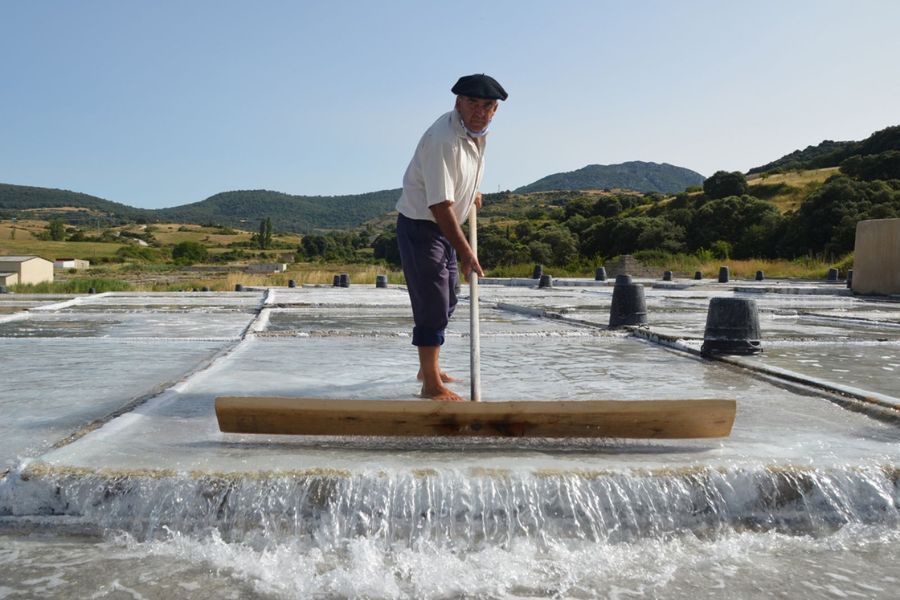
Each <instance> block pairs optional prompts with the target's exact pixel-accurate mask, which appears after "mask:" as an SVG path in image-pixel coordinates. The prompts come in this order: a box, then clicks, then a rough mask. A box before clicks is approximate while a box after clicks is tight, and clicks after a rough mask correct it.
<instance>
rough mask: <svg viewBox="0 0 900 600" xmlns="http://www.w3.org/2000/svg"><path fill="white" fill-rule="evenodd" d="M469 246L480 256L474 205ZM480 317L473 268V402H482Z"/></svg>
mask: <svg viewBox="0 0 900 600" xmlns="http://www.w3.org/2000/svg"><path fill="white" fill-rule="evenodd" d="M469 246H471V247H472V252H474V253H475V256H478V223H477V218H476V216H475V206H474V205H473V206H472V210H471V211H470V212H469ZM478 319H479V317H478V274H477V273H476V272H475V271H474V270H473V271H472V272H471V273H470V274H469V376H470V379H471V380H472V401H473V402H481V334H480V327H479V323H478Z"/></svg>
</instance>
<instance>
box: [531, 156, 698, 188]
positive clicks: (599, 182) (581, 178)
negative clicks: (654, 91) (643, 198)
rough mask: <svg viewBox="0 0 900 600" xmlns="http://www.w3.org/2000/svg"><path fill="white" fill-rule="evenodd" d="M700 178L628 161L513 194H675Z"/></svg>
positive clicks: (671, 168)
mask: <svg viewBox="0 0 900 600" xmlns="http://www.w3.org/2000/svg"><path fill="white" fill-rule="evenodd" d="M704 179H705V178H704V177H703V175H701V174H700V173H697V172H696V171H691V170H690V169H685V168H683V167H676V166H674V165H670V164H666V163H662V164H659V163H654V162H642V161H630V162H625V163H621V164H617V165H588V166H586V167H583V168H581V169H578V170H576V171H569V172H567V173H554V174H553V175H547V176H546V177H542V178H541V179H538V180H537V181H535V182H534V183H530V184H528V185H524V186H522V187H520V188H517V189H516V190H515V192H517V193H520V194H523V193H529V192H549V191H554V190H590V189H594V190H604V189H605V190H611V189H623V190H634V191H637V192H644V193H646V192H660V193H663V194H675V193H678V192H682V191H684V190H685V189H686V188H688V187H690V186H694V185H702V184H703V180H704Z"/></svg>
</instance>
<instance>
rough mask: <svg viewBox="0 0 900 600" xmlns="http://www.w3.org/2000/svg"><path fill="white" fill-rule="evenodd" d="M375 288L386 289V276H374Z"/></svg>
mask: <svg viewBox="0 0 900 600" xmlns="http://www.w3.org/2000/svg"><path fill="white" fill-rule="evenodd" d="M375 287H377V288H386V287H387V275H376V276H375Z"/></svg>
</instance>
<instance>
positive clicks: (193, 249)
mask: <svg viewBox="0 0 900 600" xmlns="http://www.w3.org/2000/svg"><path fill="white" fill-rule="evenodd" d="M207 256H208V253H207V251H206V246H204V245H203V244H201V243H200V242H179V243H177V244H175V247H174V248H172V260H174V261H175V262H176V263H177V264H179V265H191V264H194V263H198V262H203V261H205V260H206V258H207Z"/></svg>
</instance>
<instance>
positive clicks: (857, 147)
mask: <svg viewBox="0 0 900 600" xmlns="http://www.w3.org/2000/svg"><path fill="white" fill-rule="evenodd" d="M889 150H900V125H894V126H892V127H886V128H885V129H882V130H880V131H876V132H875V133H873V134H872V135H870V136H869V137H867V138H866V139H864V140H862V141H859V142H833V141H831V140H825V141H823V142H821V143H820V144H817V145H815V146H807V147H806V148H804V149H803V150H794V151H793V152H791V153H790V154H786V155H784V156H782V157H781V158H779V159H777V160H773V161H772V162H770V163H766V164H764V165H762V166H759V167H753V168H752V169H750V170H749V171H748V172H747V174H748V175H753V174H756V173H771V172H783V171H791V170H811V169H824V168H828V167H838V166H840V165H841V163H842V162H844V161H845V160H847V159H848V158H850V157H852V156H857V155H858V156H867V155H871V154H881V153H882V152H887V151H889Z"/></svg>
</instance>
